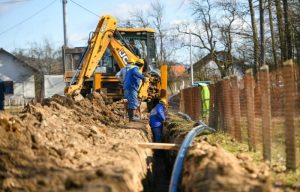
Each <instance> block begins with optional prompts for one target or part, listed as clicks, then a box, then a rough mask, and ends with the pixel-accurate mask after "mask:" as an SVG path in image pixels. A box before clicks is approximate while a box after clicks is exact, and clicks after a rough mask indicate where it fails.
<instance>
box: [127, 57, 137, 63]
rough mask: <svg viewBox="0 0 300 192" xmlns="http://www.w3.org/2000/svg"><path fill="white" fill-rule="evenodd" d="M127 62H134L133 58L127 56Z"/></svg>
mask: <svg viewBox="0 0 300 192" xmlns="http://www.w3.org/2000/svg"><path fill="white" fill-rule="evenodd" d="M127 63H135V60H134V59H133V58H129V59H128V60H127Z"/></svg>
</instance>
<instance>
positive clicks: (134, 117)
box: [128, 109, 140, 122]
mask: <svg viewBox="0 0 300 192" xmlns="http://www.w3.org/2000/svg"><path fill="white" fill-rule="evenodd" d="M128 117H129V121H134V122H137V121H140V119H139V118H138V117H136V116H135V115H134V109H128Z"/></svg>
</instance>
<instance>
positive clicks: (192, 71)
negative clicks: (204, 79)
mask: <svg viewBox="0 0 300 192" xmlns="http://www.w3.org/2000/svg"><path fill="white" fill-rule="evenodd" d="M190 66H191V85H192V86H193V84H194V69H193V63H192V34H191V29H190Z"/></svg>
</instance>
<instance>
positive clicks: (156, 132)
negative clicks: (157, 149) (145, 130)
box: [151, 126, 163, 143]
mask: <svg viewBox="0 0 300 192" xmlns="http://www.w3.org/2000/svg"><path fill="white" fill-rule="evenodd" d="M151 130H152V134H153V137H154V142H155V143H161V142H162V136H163V135H162V126H159V127H151Z"/></svg>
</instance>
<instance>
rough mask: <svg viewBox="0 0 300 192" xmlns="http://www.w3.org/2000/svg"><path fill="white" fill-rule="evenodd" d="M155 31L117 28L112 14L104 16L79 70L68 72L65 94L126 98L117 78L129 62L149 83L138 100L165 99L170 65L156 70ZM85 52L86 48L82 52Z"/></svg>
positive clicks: (141, 90) (66, 72)
mask: <svg viewBox="0 0 300 192" xmlns="http://www.w3.org/2000/svg"><path fill="white" fill-rule="evenodd" d="M154 35H155V30H153V29H151V28H117V20H116V19H115V18H114V17H113V16H111V15H105V16H102V17H101V19H100V21H99V23H98V25H97V27H96V30H95V31H94V32H93V33H92V34H91V35H90V38H89V42H88V46H87V47H86V48H85V50H84V52H80V51H79V52H77V53H81V59H80V62H79V63H78V66H77V69H76V70H74V69H72V68H71V69H70V70H66V71H65V82H66V83H67V86H66V87H65V94H66V95H72V94H76V93H77V94H78V93H80V94H82V95H83V96H85V95H86V94H88V93H91V92H93V91H98V92H100V91H101V92H102V93H105V94H106V95H107V96H108V97H110V98H112V99H115V100H117V99H121V98H122V96H123V89H122V84H121V83H120V81H119V80H118V78H117V77H116V76H115V75H116V73H117V72H118V71H119V70H120V69H122V68H123V67H126V65H127V64H128V61H129V60H131V61H132V60H133V61H134V62H135V63H139V64H141V65H142V67H141V70H142V71H143V72H144V73H147V76H148V77H149V82H148V83H144V84H142V85H141V87H140V91H139V98H141V99H142V100H143V101H148V103H151V105H153V104H155V103H156V102H158V100H159V99H160V98H164V97H166V96H167V95H166V90H167V66H166V65H162V66H161V69H160V70H158V69H156V67H155V66H157V63H156V62H157V60H156V50H155V38H154ZM130 40H131V41H132V40H133V41H135V44H136V46H137V47H138V49H139V50H140V57H139V56H138V55H135V53H134V50H133V49H132V47H131V46H130V45H129V41H130ZM81 50H83V49H81Z"/></svg>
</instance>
